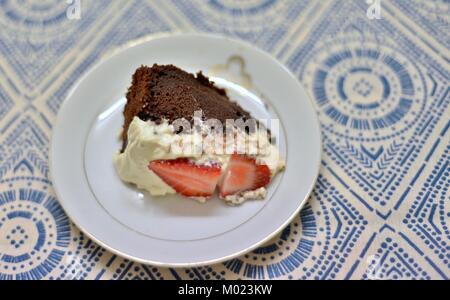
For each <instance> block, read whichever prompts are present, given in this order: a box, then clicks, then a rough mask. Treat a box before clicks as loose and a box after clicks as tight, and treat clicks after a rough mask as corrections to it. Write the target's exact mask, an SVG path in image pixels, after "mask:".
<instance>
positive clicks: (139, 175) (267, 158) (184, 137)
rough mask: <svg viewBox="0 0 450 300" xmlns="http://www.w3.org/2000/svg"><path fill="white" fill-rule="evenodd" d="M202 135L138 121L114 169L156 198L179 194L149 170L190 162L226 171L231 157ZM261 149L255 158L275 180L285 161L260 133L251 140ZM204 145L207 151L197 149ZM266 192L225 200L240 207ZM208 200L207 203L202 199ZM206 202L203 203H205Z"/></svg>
mask: <svg viewBox="0 0 450 300" xmlns="http://www.w3.org/2000/svg"><path fill="white" fill-rule="evenodd" d="M202 138H203V136H202V133H201V132H197V131H193V132H192V133H188V134H185V133H183V134H176V133H175V130H174V127H173V126H172V125H170V124H169V123H168V122H167V121H164V122H161V123H160V124H156V123H155V122H153V121H142V120H141V119H139V118H138V117H134V118H133V120H132V122H131V123H130V126H129V128H128V142H127V146H126V148H125V150H124V151H123V152H122V153H116V154H115V155H114V165H115V167H116V170H117V173H118V175H119V177H120V178H121V179H122V180H123V181H125V182H128V183H133V184H135V185H136V186H137V187H138V188H140V189H144V190H147V191H148V192H149V193H150V194H151V195H153V196H162V195H167V194H175V193H176V191H175V190H174V189H173V188H172V187H170V186H169V185H168V184H166V183H165V182H164V181H163V180H162V179H161V178H160V177H159V176H157V175H156V174H155V173H154V172H153V171H151V170H150V169H149V168H148V165H149V163H150V162H151V161H154V160H162V159H164V160H169V159H176V158H189V159H190V160H192V162H194V163H196V164H201V165H203V164H206V165H208V164H211V163H215V164H219V165H220V166H221V168H222V170H226V167H227V164H228V162H229V159H230V157H231V155H229V154H226V153H223V154H222V153H217V151H214V150H213V146H214V145H213V143H203V142H202V140H203V139H202ZM256 140H258V143H256V145H257V147H258V149H257V151H256V154H255V155H253V156H254V157H255V159H256V161H257V163H259V164H266V165H267V166H268V167H269V169H270V171H271V176H272V177H273V176H275V175H276V174H277V173H278V172H279V171H280V170H282V169H283V168H284V166H285V163H284V160H283V159H282V158H281V157H280V153H279V151H278V149H277V148H276V146H275V145H272V144H271V143H270V142H269V140H268V138H267V135H265V134H262V133H259V132H256V133H254V134H251V135H250V136H249V141H256ZM193 145H195V146H198V145H203V147H195V146H193ZM265 195H266V189H265V188H260V189H257V190H255V191H249V192H244V193H241V194H240V195H233V196H228V197H227V198H226V199H224V200H225V201H226V202H228V203H230V204H234V205H236V204H240V203H242V202H243V201H245V200H246V199H261V198H264V197H265ZM202 200H204V199H202ZM202 202H203V201H202Z"/></svg>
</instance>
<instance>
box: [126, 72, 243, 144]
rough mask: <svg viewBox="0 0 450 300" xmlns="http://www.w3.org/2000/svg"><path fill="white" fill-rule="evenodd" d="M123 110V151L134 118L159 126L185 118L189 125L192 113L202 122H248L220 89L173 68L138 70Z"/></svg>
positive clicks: (205, 78)
mask: <svg viewBox="0 0 450 300" xmlns="http://www.w3.org/2000/svg"><path fill="white" fill-rule="evenodd" d="M126 97H127V104H126V105H125V109H124V117H125V122H124V126H123V133H122V140H123V148H122V151H123V150H124V149H125V147H126V144H127V131H128V127H129V125H130V123H131V121H132V120H133V118H134V117H135V116H138V117H139V118H140V119H141V120H143V121H147V120H151V121H154V122H156V123H157V124H160V123H161V121H162V120H164V119H165V120H168V121H169V122H173V121H174V120H176V119H180V118H185V119H187V120H188V121H190V122H192V121H193V116H194V112H195V111H199V110H201V111H202V112H203V118H204V119H211V118H214V119H218V120H220V121H221V122H222V123H223V124H225V122H226V120H227V119H233V120H237V119H243V120H244V121H245V120H246V119H247V118H250V114H249V113H248V112H247V111H245V110H244V109H242V107H240V106H239V105H238V104H237V103H235V102H232V101H230V99H229V98H228V96H227V93H226V91H225V90H224V89H221V88H218V87H216V86H215V85H214V83H213V82H211V81H210V80H209V79H208V78H207V77H206V76H204V75H203V74H202V73H201V72H199V73H197V74H196V76H194V75H193V74H190V73H187V72H185V71H183V70H181V69H179V68H177V67H175V66H173V65H157V64H154V65H153V66H152V67H148V66H141V67H140V68H138V69H137V70H136V72H135V73H134V75H133V79H132V84H131V86H130V88H129V89H128V92H127V95H126Z"/></svg>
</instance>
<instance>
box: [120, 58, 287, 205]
mask: <svg viewBox="0 0 450 300" xmlns="http://www.w3.org/2000/svg"><path fill="white" fill-rule="evenodd" d="M198 112H201V120H199V118H198V117H197V115H196V114H197V113H198ZM124 118H125V122H124V125H123V133H122V150H121V151H120V153H117V154H116V155H115V156H114V164H115V167H116V170H117V173H118V175H119V176H120V178H121V179H122V180H123V181H125V182H129V183H133V184H135V185H136V186H137V187H138V188H141V189H145V190H147V191H149V192H150V194H151V195H153V196H163V195H167V194H175V193H177V194H180V195H183V196H185V197H190V198H194V199H197V200H200V201H205V200H206V199H208V198H210V197H211V196H212V195H213V194H214V192H215V190H216V189H218V191H219V197H220V198H221V199H224V200H225V201H226V202H227V203H229V204H239V203H242V202H243V201H245V200H246V199H258V198H264V197H265V195H266V186H267V185H268V184H269V183H270V182H271V179H272V178H273V176H275V174H276V173H278V172H279V171H280V170H282V169H283V167H284V161H283V159H281V158H280V155H279V152H278V149H277V148H276V147H275V146H274V145H272V144H271V143H270V138H269V136H268V134H267V130H266V129H265V128H264V130H263V131H260V130H257V129H256V128H255V130H252V129H250V128H248V127H250V126H248V127H247V125H245V124H247V122H252V121H254V120H252V118H251V116H250V114H249V113H248V112H247V111H245V110H244V109H242V107H240V106H239V105H238V104H237V103H235V102H232V101H230V99H229V98H228V96H227V93H226V92H225V90H223V89H221V88H218V87H216V86H215V85H214V83H212V82H211V81H210V80H209V79H208V78H207V77H206V76H204V75H203V74H202V73H201V72H199V73H197V75H195V76H194V75H193V74H189V73H187V72H185V71H183V70H181V69H179V68H177V67H175V66H173V65H166V66H162V65H156V64H155V65H153V66H152V67H151V68H150V67H147V66H141V67H140V68H138V69H137V70H136V72H135V73H134V75H133V78H132V84H131V87H130V88H129V89H128V93H127V104H126V105H125V109H124ZM179 120H182V121H183V122H184V124H183V125H182V127H183V129H184V127H190V129H192V130H187V131H183V132H181V131H179V127H178V126H176V122H177V121H179ZM229 120H233V121H235V123H233V125H231V126H228V123H229V122H228V121H229ZM236 120H238V121H241V122H236ZM210 121H213V122H214V124H217V121H219V122H220V123H221V124H218V125H217V126H221V128H222V129H223V130H224V131H226V135H223V133H224V132H223V131H222V130H218V131H217V130H212V128H214V129H217V128H219V127H216V125H211V124H210ZM186 122H187V123H186ZM243 123H245V124H244V126H242V124H243ZM185 124H187V125H185ZM192 124H193V125H195V126H194V127H192V126H191V125H192ZM188 125H189V126H188ZM229 127H231V130H230V131H231V133H230V132H229V131H228V130H229ZM216 133H219V134H218V135H217V136H218V139H212V140H209V139H208V138H209V137H213V138H216V137H217V136H215V134H216ZM240 137H244V139H240ZM230 141H231V143H229V142H230ZM216 142H217V143H216ZM253 142H256V143H254V145H256V148H253V149H256V150H257V151H256V152H250V151H249V152H240V151H239V149H247V148H248V149H250V147H249V145H250V144H251V143H253ZM229 145H231V150H230V147H228V146H229ZM239 145H241V146H244V147H243V148H242V147H241V148H240V147H239ZM198 148H200V150H199V151H197V149H198ZM180 150H181V151H180ZM224 150H227V151H224Z"/></svg>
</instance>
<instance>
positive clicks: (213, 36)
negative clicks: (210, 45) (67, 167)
mask: <svg viewBox="0 0 450 300" xmlns="http://www.w3.org/2000/svg"><path fill="white" fill-rule="evenodd" d="M179 36H182V37H201V38H211V39H225V40H231V41H233V42H236V43H237V44H241V45H243V46H245V47H249V48H251V49H253V50H254V51H257V52H259V53H260V54H262V55H263V56H264V57H266V58H267V59H269V60H272V61H274V62H275V63H276V64H277V65H278V66H280V67H281V68H282V69H283V70H284V72H286V73H287V74H288V75H289V76H290V77H291V78H292V79H294V80H295V82H296V84H297V85H299V86H300V87H301V88H302V89H303V90H304V91H305V95H306V98H307V101H308V102H309V105H311V108H312V110H313V111H314V114H313V116H312V117H313V119H314V123H316V125H317V129H318V138H319V145H318V147H319V155H318V158H319V159H318V161H317V164H316V170H317V171H316V172H315V176H314V180H313V181H312V182H311V184H310V186H309V188H308V192H307V193H306V194H305V196H304V197H303V199H302V200H301V201H299V205H298V207H297V208H296V209H295V211H293V212H292V214H291V215H290V216H289V217H288V218H287V219H286V220H285V221H284V222H283V223H282V224H281V225H280V226H279V227H278V228H277V229H275V230H274V231H273V232H271V233H270V234H268V235H267V236H266V237H265V238H264V239H261V240H260V241H258V242H256V243H254V244H253V245H251V246H248V247H247V248H245V249H242V250H241V251H238V252H235V253H233V254H230V255H226V256H222V257H219V258H216V259H210V260H205V261H199V262H191V263H189V262H188V263H166V262H158V261H153V260H149V259H143V258H139V257H135V256H132V255H129V254H127V253H124V252H122V251H121V250H118V249H115V248H113V247H111V246H109V245H108V244H107V243H105V242H103V241H101V239H99V238H97V237H96V236H95V235H93V234H91V233H90V232H89V231H88V230H87V229H86V228H84V226H81V225H80V224H79V222H78V221H77V220H76V218H73V217H72V215H71V214H70V213H69V212H68V210H67V209H66V207H65V206H64V205H63V203H62V202H61V201H59V199H61V198H62V197H61V193H60V192H59V190H58V188H57V186H56V184H55V182H56V181H55V178H54V177H53V170H54V167H53V165H54V155H53V153H54V151H55V150H54V148H55V142H54V132H55V128H57V127H58V125H59V124H60V123H61V116H60V113H59V112H60V111H61V110H62V109H63V107H64V106H65V105H67V100H68V99H69V98H70V97H71V96H72V95H73V94H74V93H75V91H76V90H77V88H78V87H79V86H80V84H81V83H82V82H83V81H84V80H85V79H86V78H87V77H88V76H89V75H90V74H91V73H93V72H94V70H96V69H97V68H98V67H100V66H101V65H102V64H103V63H105V62H106V61H108V60H109V59H111V58H112V57H114V56H115V55H117V54H119V53H121V52H124V51H126V50H127V49H130V48H132V47H135V46H138V45H141V44H144V43H147V42H149V41H152V40H157V39H164V38H171V37H179ZM322 141H323V139H322V131H321V126H320V122H319V117H318V115H317V112H316V110H315V107H314V103H313V101H312V99H311V97H310V95H309V93H308V92H307V90H306V89H305V88H304V87H303V85H302V84H301V82H300V81H299V80H298V78H297V77H296V76H295V75H294V74H293V72H292V71H291V70H290V69H288V68H287V67H286V66H285V65H284V64H283V63H282V62H280V61H279V60H278V59H277V58H276V57H275V56H273V55H272V54H270V53H269V52H267V51H265V50H263V49H261V48H259V47H257V46H255V45H253V44H251V43H250V42H248V41H245V40H242V39H239V38H236V37H231V36H227V35H223V34H218V33H202V32H189V33H188V32H182V31H173V32H160V33H153V34H149V35H146V36H144V37H141V38H137V39H133V40H130V41H127V42H126V43H124V44H122V45H119V46H116V47H114V48H112V49H111V50H107V51H105V52H104V53H103V54H102V55H100V58H99V60H98V62H97V63H95V64H94V65H93V66H91V67H90V68H89V69H87V70H86V71H85V72H84V73H83V74H82V75H81V76H80V77H79V78H78V79H77V80H76V81H75V83H74V84H73V86H72V87H71V88H70V89H69V91H68V92H67V95H66V97H64V100H63V101H62V103H61V106H60V107H59V109H58V113H57V116H56V120H55V122H54V124H53V130H52V131H51V135H50V141H49V145H50V147H49V178H50V180H51V183H52V188H53V191H54V192H55V194H56V197H57V200H58V204H59V205H60V206H61V208H62V209H63V210H64V212H65V214H66V215H67V216H68V217H69V219H70V221H71V222H73V223H74V224H75V225H76V227H77V228H78V229H80V231H82V232H83V233H84V234H85V235H86V236H87V237H89V238H90V239H91V240H93V241H94V242H95V243H97V244H98V245H99V246H101V247H103V248H105V249H106V250H108V251H110V252H111V253H113V254H116V255H118V256H120V257H123V258H125V259H129V260H131V261H135V262H138V263H142V264H149V265H152V266H156V267H166V268H185V267H199V266H205V265H212V264H218V263H221V262H224V261H227V260H231V259H234V258H237V257H239V256H242V255H244V254H246V253H248V252H250V251H252V250H254V249H256V248H258V247H259V246H261V245H262V244H264V243H266V242H268V241H269V240H271V239H272V238H274V237H275V236H276V235H277V234H278V233H279V232H281V231H282V230H283V229H284V228H286V226H287V225H289V224H290V223H291V222H292V220H293V219H294V218H295V216H296V215H297V214H298V213H299V212H300V211H301V209H302V208H303V207H304V206H305V205H306V203H307V202H308V198H309V197H310V195H311V193H312V191H313V189H314V187H315V185H316V183H317V179H318V177H319V174H320V164H321V158H322V152H323V149H322Z"/></svg>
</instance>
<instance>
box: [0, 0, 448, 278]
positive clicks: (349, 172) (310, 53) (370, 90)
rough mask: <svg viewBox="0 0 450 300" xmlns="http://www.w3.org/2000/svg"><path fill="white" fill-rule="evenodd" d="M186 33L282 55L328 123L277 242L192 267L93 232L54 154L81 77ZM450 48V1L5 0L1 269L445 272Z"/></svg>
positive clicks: (51, 272) (184, 274) (196, 273)
mask: <svg viewBox="0 0 450 300" xmlns="http://www.w3.org/2000/svg"><path fill="white" fill-rule="evenodd" d="M78 4H80V5H79V6H78ZM378 4H380V5H378ZM173 31H181V32H193V31H196V32H197V31H199V32H218V33H222V34H225V35H230V36H233V37H236V38H241V39H244V40H247V41H250V42H251V43H253V44H255V45H257V46H258V47H260V48H262V49H264V50H266V51H268V52H270V53H272V54H273V55H274V56H276V57H277V58H278V59H279V60H280V61H282V62H283V63H284V64H286V65H287V66H288V68H289V69H291V70H292V71H293V72H294V74H295V75H296V76H297V77H298V79H299V80H300V81H301V82H302V83H303V85H304V86H305V88H306V89H307V91H308V92H309V94H310V96H311V98H312V99H313V100H314V103H315V107H316V110H317V113H318V114H319V118H320V122H321V128H322V132H323V150H324V151H323V158H322V164H321V170H320V176H319V179H318V182H317V185H316V187H315V189H314V192H313V194H312V196H311V198H310V200H309V203H308V204H307V205H306V207H305V208H304V209H303V211H302V212H301V213H300V215H299V216H297V217H296V218H295V220H294V221H293V222H292V223H291V224H290V225H289V226H288V227H287V228H286V229H285V230H284V231H283V232H282V233H281V234H280V235H279V236H278V237H277V238H276V239H274V240H273V241H271V242H270V243H268V244H266V245H265V246H264V247H261V248H260V249H258V250H255V251H253V252H252V253H249V254H247V255H245V256H242V257H240V258H238V259H234V260H231V261H228V262H226V263H223V264H218V265H213V266H208V267H199V268H192V269H165V268H155V267H152V266H147V265H141V264H138V263H134V262H131V261H128V260H125V259H123V258H120V257H117V256H115V255H113V254H111V253H109V252H107V251H105V250H104V249H102V248H101V247H99V246H98V245H96V244H95V243H93V242H92V241H90V240H89V239H88V238H87V237H86V236H85V235H83V234H82V233H81V232H80V231H79V230H78V229H77V228H76V227H75V226H74V225H73V224H72V223H71V221H70V220H69V219H68V218H67V216H66V215H65V214H64V212H63V211H62V209H61V207H60V205H59V204H58V199H57V198H56V197H55V193H54V191H53V188H52V183H51V181H50V180H49V168H48V159H49V139H50V136H51V132H52V126H53V125H54V122H55V119H56V115H57V112H58V108H59V107H60V105H61V102H62V101H63V100H64V98H65V96H66V94H67V92H68V90H69V89H70V88H71V86H72V85H73V83H74V82H75V81H76V80H77V79H78V78H79V77H80V76H81V75H82V74H83V73H84V72H86V71H87V70H88V69H89V68H90V67H91V66H92V65H93V64H95V63H96V62H98V61H99V60H100V59H101V58H102V57H103V56H104V55H107V53H108V52H110V51H112V50H113V49H115V48H117V47H118V46H120V45H123V44H124V43H126V42H127V41H130V40H135V39H137V38H141V37H144V36H147V35H150V34H154V33H159V32H173ZM449 49H450V3H449V1H448V0H427V1H418V0H414V1H411V0H395V1H384V0H382V1H381V2H379V1H375V0H372V1H368V3H367V2H366V1H350V0H346V1H313V0H283V1H275V0H246V1H238V0H209V1H206V0H205V1H188V0H169V1H166V0H157V1H151V0H142V1H138V0H136V1H129V0H114V1H109V0H95V1H94V0H91V1H89V0H81V1H79V0H68V1H62V0H21V1H19V0H16V1H15V0H0V54H1V55H0V279H31V278H33V279H41V278H46V279H57V278H59V279H70V278H76V279H82V278H87V279H134V278H142V279H161V278H164V279H180V278H181V279H196V278H199V279H223V278H225V279H236V278H243V279H251V278H258V279H263V278H265V279H281V278H288V279H343V278H351V279H377V278H392V279H412V278H416V279H448V278H449V277H450V251H449V250H450V229H449V226H450V192H449V185H450V176H449V173H450V165H449V161H450V159H449V157H450V130H449V127H450V108H449V104H450V84H449V83H450V51H449ZM299 138H301V137H299ZM293 196H295V195H293Z"/></svg>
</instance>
